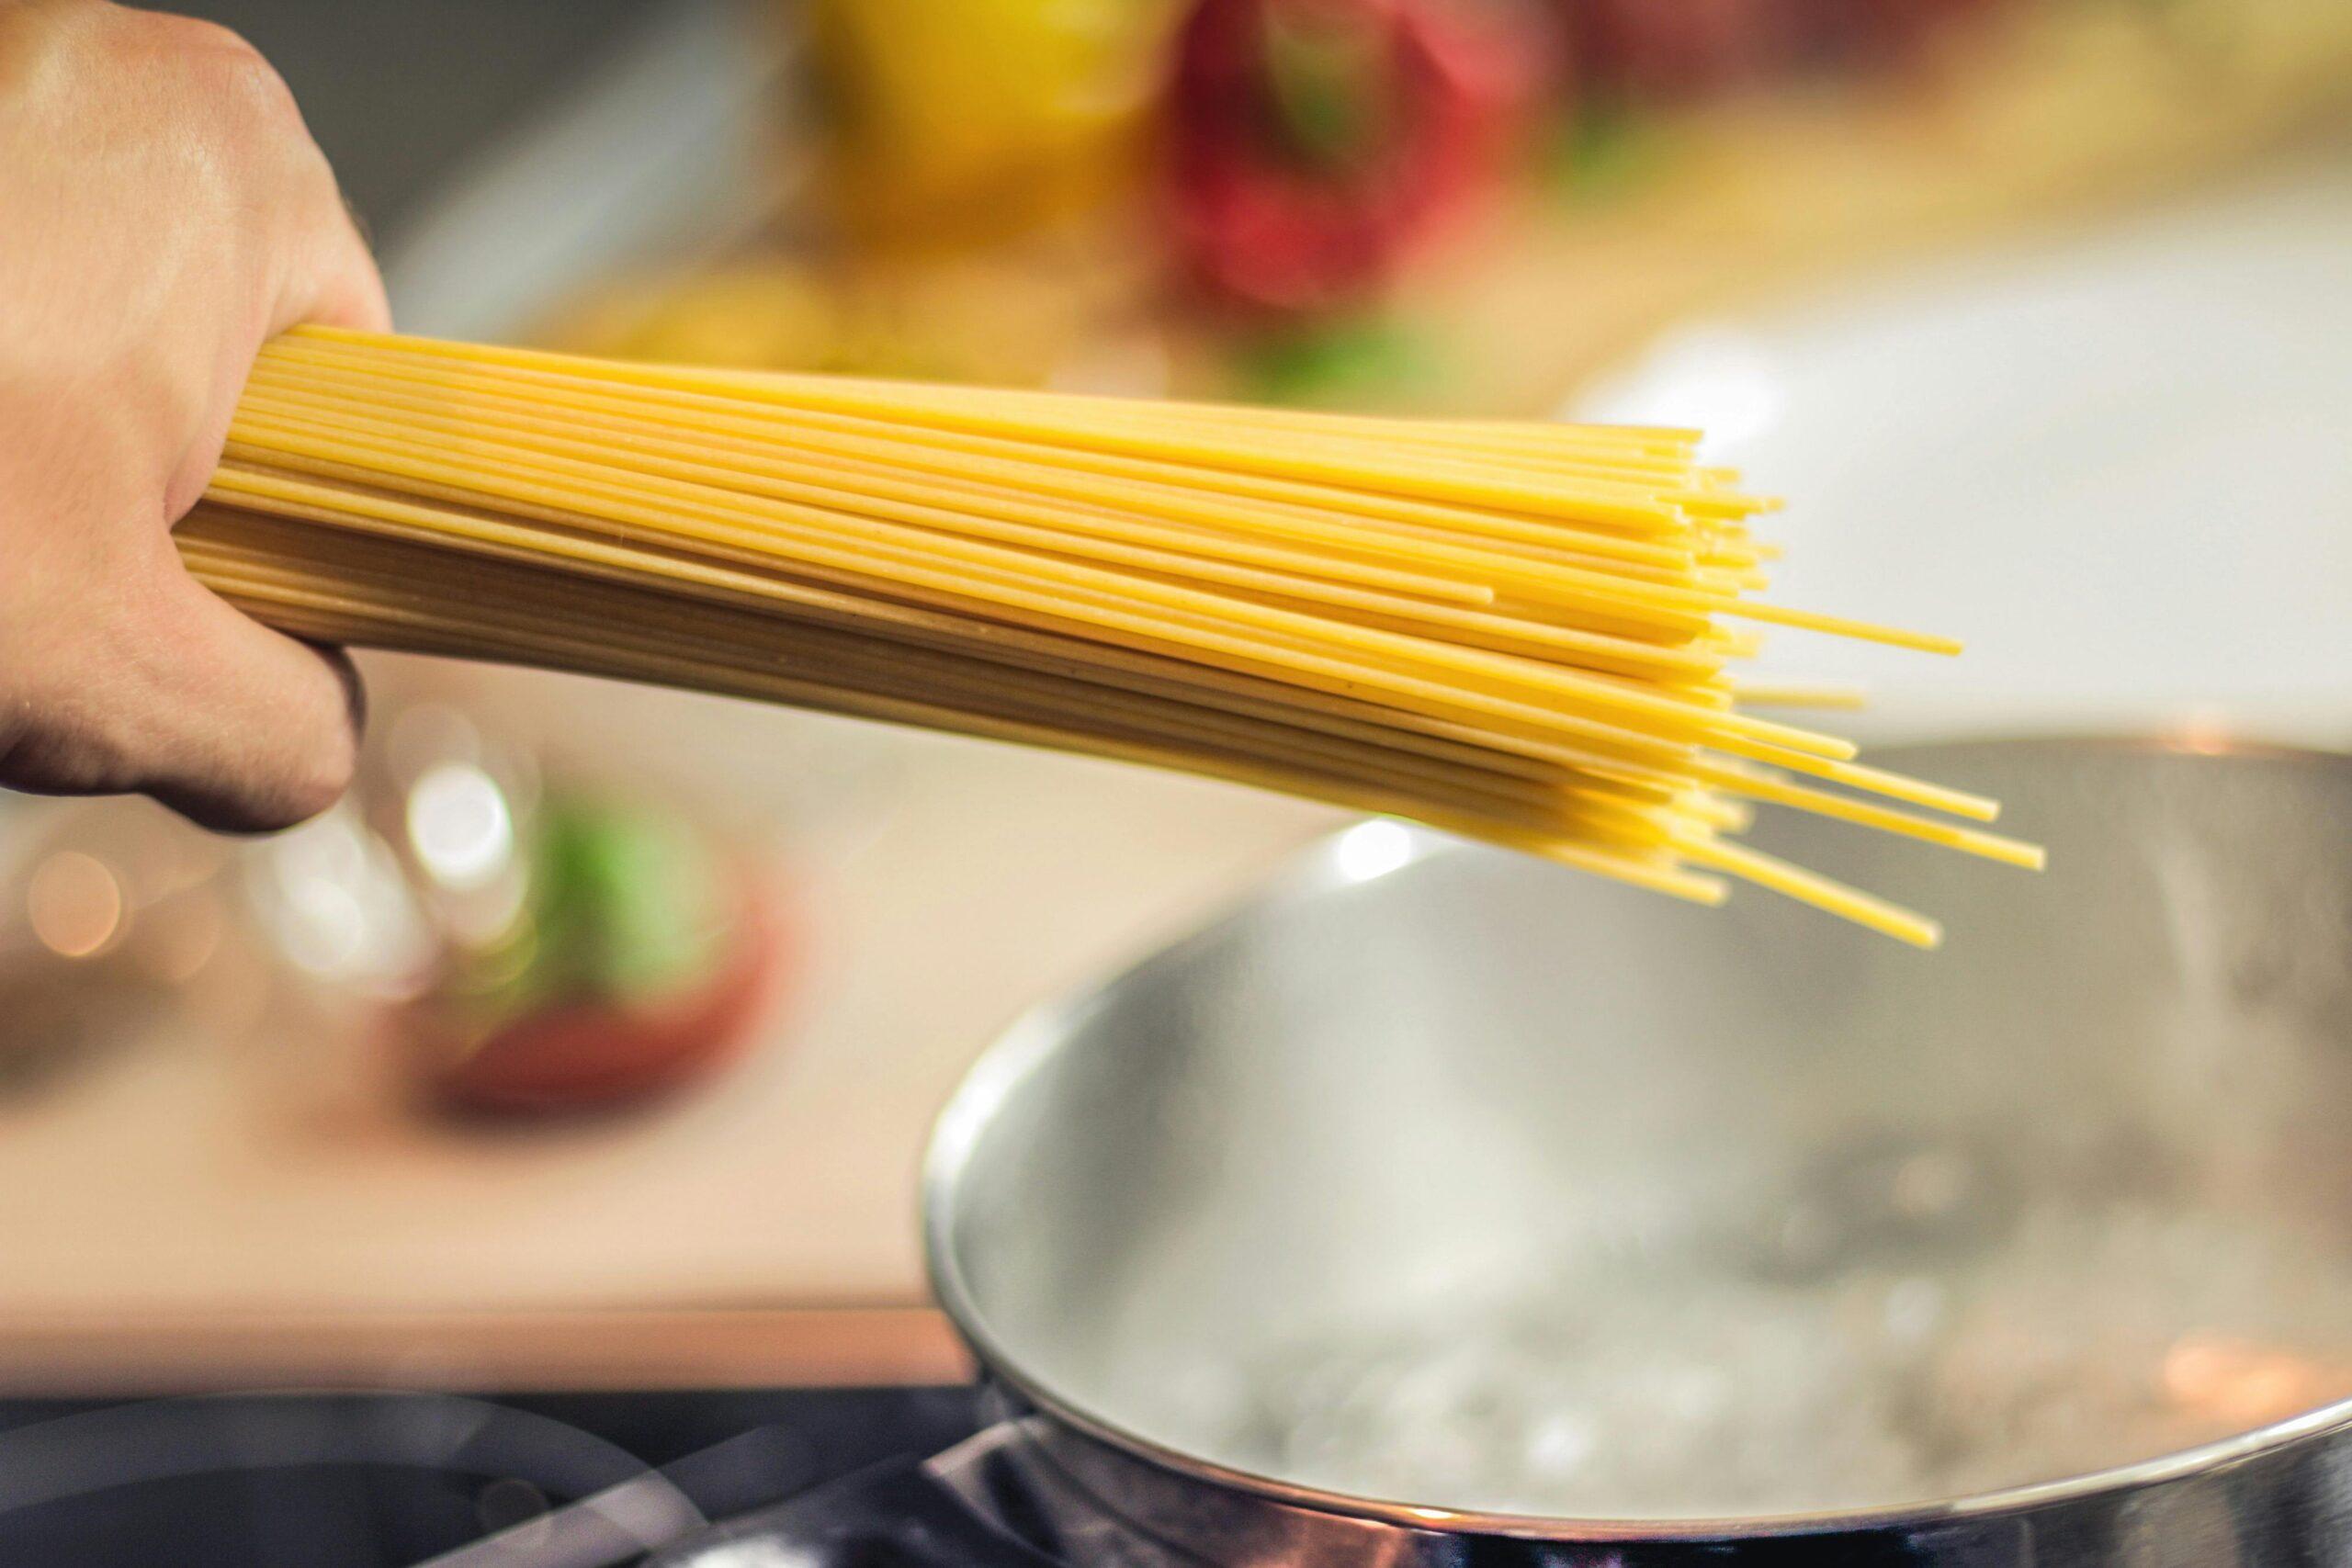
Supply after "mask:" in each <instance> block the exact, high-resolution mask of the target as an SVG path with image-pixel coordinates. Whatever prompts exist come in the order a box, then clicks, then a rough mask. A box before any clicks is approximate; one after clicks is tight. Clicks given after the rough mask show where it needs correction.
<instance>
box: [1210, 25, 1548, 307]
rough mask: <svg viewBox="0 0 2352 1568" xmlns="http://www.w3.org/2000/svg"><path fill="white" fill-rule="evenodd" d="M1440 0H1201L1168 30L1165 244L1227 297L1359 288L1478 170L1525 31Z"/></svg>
mask: <svg viewBox="0 0 2352 1568" xmlns="http://www.w3.org/2000/svg"><path fill="white" fill-rule="evenodd" d="M1513 16H1514V13H1512V12H1510V11H1509V10H1508V9H1504V8H1494V9H1491V10H1489V9H1474V8H1471V7H1467V6H1461V5H1446V4H1441V3H1438V0H1204V3H1203V4H1201V5H1199V6H1197V7H1196V8H1195V9H1194V10H1193V14H1192V16H1191V17H1189V18H1188V20H1187V21H1186V24H1185V26H1184V28H1183V30H1182V33H1181V35H1180V36H1179V39H1178V52H1177V64H1176V75H1175V80H1174V83H1173V85H1172V87H1171V98H1170V109H1169V115H1170V131H1169V155H1168V162H1167V182H1168V184H1167V188H1168V196H1169V209H1170V223H1171V227H1172V231H1173V234H1174V239H1175V242H1176V246H1177V250H1178V253H1179V255H1180V257H1181V258H1182V262H1183V263H1184V265H1186V266H1187V267H1188V268H1189V270H1190V271H1191V273H1192V275H1193V277H1194V278H1195V279H1197V280H1198V281H1199V282H1200V283H1201V284H1203V285H1204V286H1205V288H1207V289H1208V290H1209V291H1210V292H1211V293H1212V295H1214V296H1216V297H1217V298H1219V299H1224V300H1227V301H1228V302H1233V303H1238V304H1242V305H1247V306H1251V307H1255V308H1259V309H1261V310H1275V311H1314V310H1327V309H1329V308H1331V307H1334V306H1338V305H1343V304H1347V303H1350V302H1351V301H1353V300H1356V299H1361V298H1363V297H1364V296H1365V295H1366V294H1368V293H1369V292H1370V291H1372V290H1373V289H1374V288H1376V287H1377V286H1378V285H1379V284H1380V283H1381V282H1383V281H1385V279H1386V278H1387V277H1388V276H1391V275H1392V274H1393V273H1394V271H1395V270H1396V268H1397V265H1399V264H1400V263H1401V262H1402V261H1403V260H1404V259H1405V258H1406V257H1407V256H1408V255H1409V254H1412V253H1413V252H1414V251H1415V250H1416V249H1418V248H1419V246H1420V245H1422V244H1423V243H1425V242H1427V241H1428V240H1430V238H1431V237H1432V236H1434V235H1436V234H1438V233H1440V232H1442V231H1443V230H1444V228H1445V227H1446V226H1447V224H1448V223H1449V222H1450V221H1452V220H1454V219H1456V218H1457V217H1458V216H1459V215H1461V214H1462V213H1463V212H1464V210H1465V209H1467V208H1469V207H1470V206H1471V205H1472V204H1473V203H1475V202H1476V200H1477V199H1478V198H1479V197H1482V196H1483V195H1484V194H1486V193H1487V190H1488V189H1489V188H1490V187H1491V186H1493V185H1494V183H1495V180H1496V176H1497V175H1498V172H1499V169H1500V166H1501V163H1502V161H1503V158H1504V155H1505V154H1506V153H1507V152H1508V151H1509V149H1510V141H1511V137H1510V132H1511V131H1512V130H1513V129H1514V128H1515V125H1516V123H1517V120H1518V118H1519V117H1520V114H1521V110H1522V109H1523V108H1524V107H1525V106H1526V104H1527V102H1528V100H1529V99H1530V98H1531V97H1532V88H1533V85H1534V84H1535V82H1536V80H1537V78H1538V75H1539V72H1540V67H1541V63H1542V57H1543V54H1544V51H1543V50H1542V48H1541V35H1540V34H1539V33H1537V32H1535V31H1533V30H1532V29H1529V28H1521V27H1514V26H1512V25H1510V20H1511V18H1512V17H1513Z"/></svg>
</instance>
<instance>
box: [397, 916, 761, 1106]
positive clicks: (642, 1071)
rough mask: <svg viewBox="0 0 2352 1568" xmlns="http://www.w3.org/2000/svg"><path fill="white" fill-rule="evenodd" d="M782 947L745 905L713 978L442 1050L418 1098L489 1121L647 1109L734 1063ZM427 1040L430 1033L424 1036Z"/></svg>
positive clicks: (584, 1004) (560, 1010)
mask: <svg viewBox="0 0 2352 1568" xmlns="http://www.w3.org/2000/svg"><path fill="white" fill-rule="evenodd" d="M788 959H789V944H788V942H787V941H786V934H785V931H784V930H783V923H782V921H781V920H780V919H778V918H777V916H776V913H775V908H774V906H773V901H772V900H771V899H768V898H765V897H754V896H748V895H747V897H746V899H745V908H744V914H743V918H742V919H741V923H740V925H739V926H738V928H737V931H736V933H735V936H734V939H733V941H732V942H731V944H730V946H729V949H728V951H727V953H726V954H725V956H724V957H723V958H722V959H721V960H720V961H719V963H718V967H717V968H716V969H715V970H714V971H712V972H711V973H710V974H709V975H707V976H704V977H703V978H701V979H700V980H698V981H697V982H696V983H695V984H694V985H692V986H689V987H685V988H684V989H681V990H678V991H676V992H674V993H672V994H666V995H662V996H656V997H648V998H636V999H629V1000H623V999H619V998H603V997H585V998H571V999H565V1000H560V1001H557V1002H554V1003H552V1004H550V1005H548V1006H546V1007H543V1008H541V1009H538V1010H535V1011H531V1012H528V1013H526V1014H525V1015H524V1016H522V1017H521V1018H519V1019H516V1020H515V1021H512V1022H510V1023H507V1024H504V1025H503V1026H501V1027H498V1028H496V1029H493V1030H492V1032H490V1033H489V1034H488V1035H487V1036H486V1037H484V1038H483V1039H481V1041H480V1043H476V1044H474V1045H473V1046H472V1047H471V1048H470V1049H447V1047H449V1045H450V1042H448V1041H447V1039H446V1038H444V1039H441V1040H438V1041H435V1042H434V1043H435V1045H437V1046H440V1047H443V1048H444V1049H443V1050H442V1051H441V1052H440V1053H439V1054H437V1055H436V1065H435V1067H434V1069H433V1070H432V1071H431V1072H430V1073H429V1075H428V1078H427V1088H428V1089H430V1091H431V1092H432V1094H433V1095H434V1097H435V1099H437V1100H440V1101H441V1102H442V1103H444V1104H447V1105H450V1106H453V1107H457V1108H459V1109H463V1110H467V1111H488V1112H499V1113H519V1112H542V1113H543V1112H560V1111H595V1110H605V1109H612V1108H617V1107H619V1106H622V1105H626V1104H629V1103H633V1102H636V1101H639V1100H648V1099H651V1098H654V1097H656V1096H658V1095H661V1094H663V1093H666V1092H669V1091H671V1090H673V1089H678V1088H681V1087H683V1086H684V1085H685V1084H686V1083H688V1082H691V1081H692V1080H694V1079H695V1078H698V1077H703V1076H705V1075H707V1074H708V1073H711V1072H714V1071H717V1070H718V1068H720V1067H721V1066H725V1065H726V1064H727V1063H728V1062H729V1061H730V1060H732V1059H733V1058H734V1057H736V1056H737V1055H740V1054H741V1051H742V1050H743V1048H744V1047H745V1046H746V1045H747V1044H748V1043H750V1040H751V1038H752V1030H751V1026H752V1024H753V1023H754V1022H756V1021H757V1020H758V1018H759V1015H760V1014H761V1012H762V1011H763V1004H764V1003H765V1002H766V1001H767V1000H768V999H769V998H770V997H772V995H773V994H774V992H775V989H776V988H777V987H778V986H779V985H780V984H781V982H782V978H783V975H784V972H785V970H786V967H787V966H788ZM426 1032H427V1035H428V1039H431V1038H432V1036H433V1035H434V1034H435V1033H436V1032H437V1031H436V1030H435V1026H434V1025H433V1024H431V1023H428V1024H427V1025H426Z"/></svg>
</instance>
